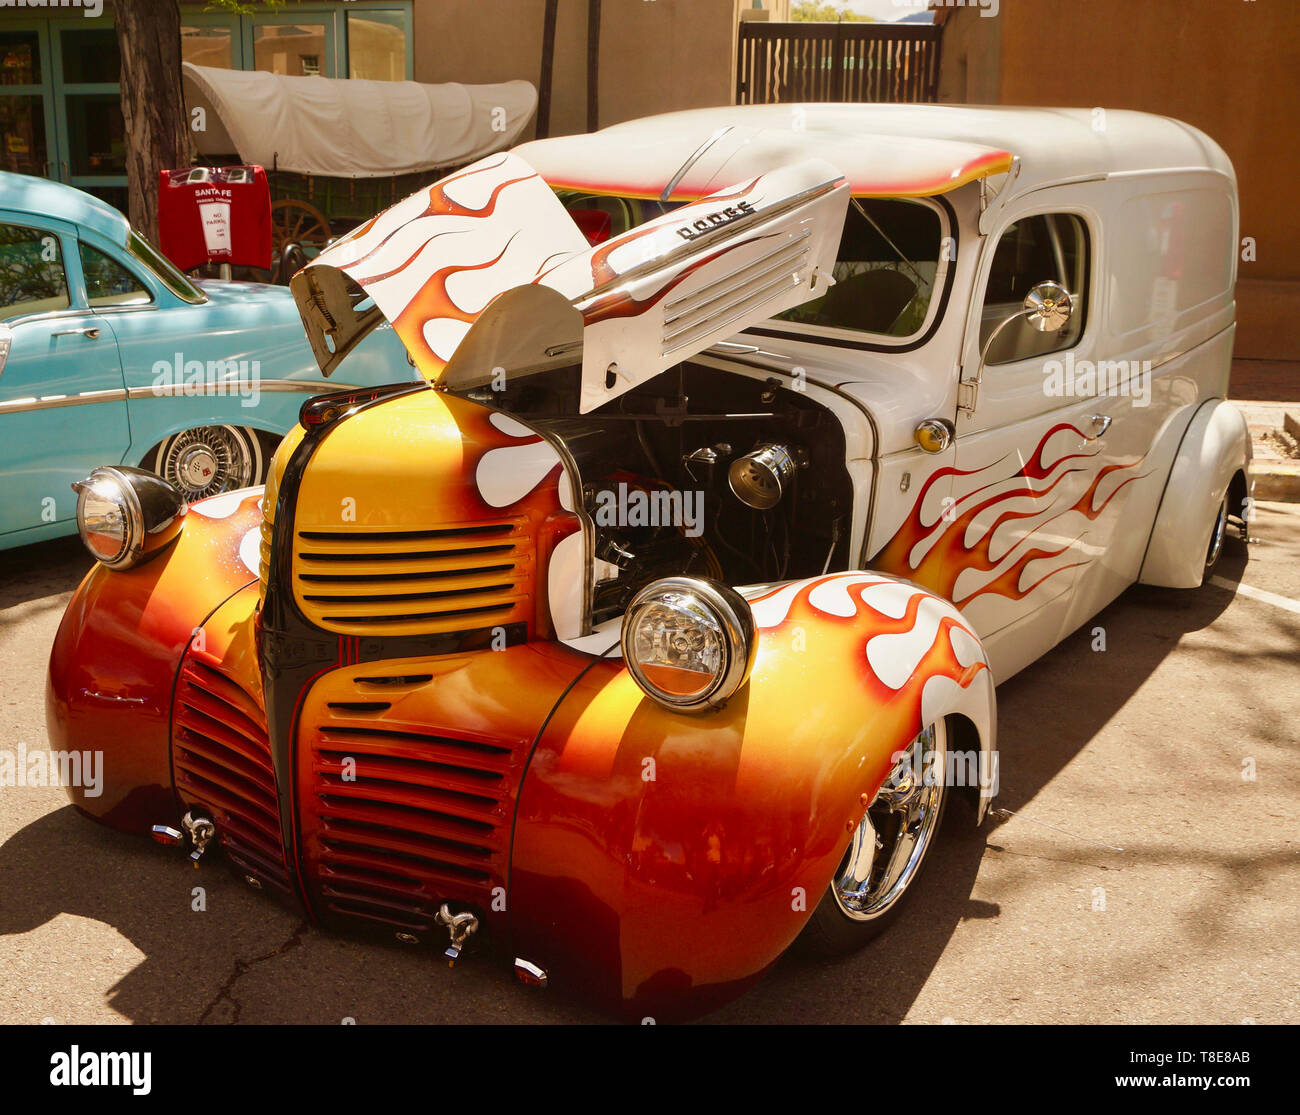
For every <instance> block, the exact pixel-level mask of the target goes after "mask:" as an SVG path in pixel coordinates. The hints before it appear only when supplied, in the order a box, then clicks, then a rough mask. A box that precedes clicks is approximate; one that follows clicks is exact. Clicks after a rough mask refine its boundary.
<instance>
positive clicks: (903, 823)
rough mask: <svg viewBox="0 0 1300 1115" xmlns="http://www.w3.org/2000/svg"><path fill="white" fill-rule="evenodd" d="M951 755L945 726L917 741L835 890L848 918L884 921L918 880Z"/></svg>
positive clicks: (870, 814)
mask: <svg viewBox="0 0 1300 1115" xmlns="http://www.w3.org/2000/svg"><path fill="white" fill-rule="evenodd" d="M947 754H948V736H947V731H946V729H945V727H944V724H943V721H942V720H940V721H937V722H936V723H934V724H932V725H930V727H928V728H926V729H925V731H923V732H922V733H921V734H920V735H919V736H917V737H916V739H915V740H913V741H912V743H911V746H909V747H908V749H907V750H906V751H905V752H904V753H903V754H902V756H901V757H900V758H899V760H898V762H897V763H896V764H895V766H894V769H893V770H891V771H890V772H889V775H888V777H887V778H886V779H885V781H884V782H883V783H882V784H881V787H880V791H879V792H878V793H877V794H876V799H875V801H873V802H872V803H871V806H870V807H869V808H868V809H867V812H866V815H865V816H864V817H863V818H862V823H861V824H860V825H858V828H857V831H856V832H855V833H854V834H853V840H852V842H851V843H850V844H849V850H848V853H847V854H846V855H845V857H844V862H843V863H842V864H841V865H840V871H839V874H838V875H837V876H836V878H835V880H834V882H832V884H831V894H832V895H833V896H834V899H835V904H836V906H838V907H839V909H840V912H841V913H843V914H844V915H845V916H846V917H848V918H851V919H852V920H853V921H873V920H875V919H876V918H879V917H881V916H882V915H883V914H885V913H886V912H887V911H888V910H889V909H890V908H892V907H893V906H894V905H895V903H897V902H898V900H899V899H900V898H902V896H903V894H904V892H905V891H906V890H907V888H908V885H909V884H910V883H911V882H912V880H913V879H914V878H915V877H916V874H917V872H918V871H919V870H920V868H921V862H922V861H923V860H924V859H925V854H926V852H927V851H928V850H929V848H930V844H931V843H932V842H933V839H934V835H935V833H936V832H937V831H938V828H939V818H940V815H941V814H942V811H943V797H944V788H945V786H944V784H945V768H946V765H947Z"/></svg>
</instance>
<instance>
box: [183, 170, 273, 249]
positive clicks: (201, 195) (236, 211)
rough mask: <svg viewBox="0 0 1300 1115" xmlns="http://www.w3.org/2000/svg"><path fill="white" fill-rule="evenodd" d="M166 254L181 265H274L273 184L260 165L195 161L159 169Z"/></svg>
mask: <svg viewBox="0 0 1300 1115" xmlns="http://www.w3.org/2000/svg"><path fill="white" fill-rule="evenodd" d="M158 234H159V239H160V240H161V241H162V243H161V244H160V245H159V246H160V247H161V248H162V251H163V255H165V256H166V257H167V258H168V259H170V260H171V261H172V262H173V263H174V264H176V266H177V267H179V268H180V269H181V270H182V271H189V270H191V269H192V268H195V267H200V266H202V265H203V264H205V263H229V264H232V265H234V266H237V267H263V268H269V267H270V266H271V189H270V186H269V185H268V184H267V180H266V171H265V170H264V169H263V168H262V167H260V166H224V167H205V166H198V167H190V168H188V169H186V170H164V171H161V172H159V175H158Z"/></svg>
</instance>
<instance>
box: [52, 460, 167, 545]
mask: <svg viewBox="0 0 1300 1115" xmlns="http://www.w3.org/2000/svg"><path fill="white" fill-rule="evenodd" d="M72 490H73V491H75V492H76V493H77V531H78V533H80V535H81V541H82V543H83V544H84V545H85V547H86V549H87V550H89V551H90V555H91V557H93V558H95V560H96V561H99V562H101V563H102V564H104V565H106V566H108V568H109V569H130V568H131V567H132V566H133V565H139V564H140V563H141V562H144V561H148V560H149V559H150V558H151V557H155V556H157V554H158V553H159V552H161V551H162V550H164V549H166V548H167V547H168V546H169V545H171V543H172V542H174V541H175V540H176V537H177V536H178V535H179V534H180V532H181V527H182V526H183V525H184V520H185V513H186V511H188V510H189V506H188V504H186V502H185V497H184V496H183V495H181V493H180V492H178V491H177V490H176V489H175V488H173V487H172V486H171V485H170V484H169V483H167V481H166V480H164V479H163V478H162V477H161V476H158V475H157V474H156V473H152V472H146V471H145V470H144V469H140V468H128V467H126V466H125V465H122V466H116V467H112V468H108V467H105V468H97V469H95V470H94V471H92V472H91V474H90V475H89V476H88V477H87V478H86V479H85V480H78V481H77V482H76V483H75V484H73V485H72Z"/></svg>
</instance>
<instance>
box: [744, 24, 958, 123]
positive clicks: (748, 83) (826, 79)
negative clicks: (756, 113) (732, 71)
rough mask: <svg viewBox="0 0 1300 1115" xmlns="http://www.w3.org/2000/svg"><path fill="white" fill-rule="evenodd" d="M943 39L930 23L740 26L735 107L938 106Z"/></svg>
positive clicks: (938, 30)
mask: <svg viewBox="0 0 1300 1115" xmlns="http://www.w3.org/2000/svg"><path fill="white" fill-rule="evenodd" d="M941 34H942V29H941V28H939V27H935V26H933V25H932V24H925V23H910V24H885V23H758V22H753V23H742V24H741V25H740V46H739V52H740V53H739V57H738V58H737V61H736V103H737V104H741V105H745V104H788V103H791V102H797V101H895V102H913V103H915V102H924V101H934V100H935V99H936V98H937V95H938V90H939V44H940V41H941Z"/></svg>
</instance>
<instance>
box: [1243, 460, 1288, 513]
mask: <svg viewBox="0 0 1300 1115" xmlns="http://www.w3.org/2000/svg"><path fill="white" fill-rule="evenodd" d="M1250 475H1251V478H1252V479H1253V480H1254V481H1255V499H1256V500H1257V501H1262V502H1264V503H1300V461H1266V462H1264V463H1263V464H1259V463H1254V464H1252V465H1251V468H1250Z"/></svg>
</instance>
